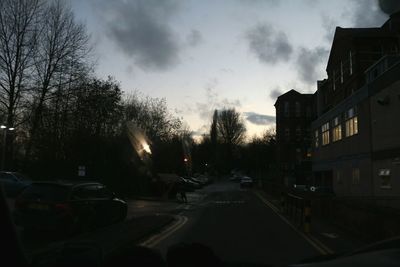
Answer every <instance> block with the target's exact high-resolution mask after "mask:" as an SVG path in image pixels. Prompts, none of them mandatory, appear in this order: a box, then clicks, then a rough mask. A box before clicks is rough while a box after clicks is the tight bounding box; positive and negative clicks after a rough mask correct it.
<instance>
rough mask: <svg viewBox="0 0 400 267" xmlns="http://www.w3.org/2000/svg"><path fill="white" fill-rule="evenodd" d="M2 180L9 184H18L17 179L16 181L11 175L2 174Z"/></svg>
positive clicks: (0, 176) (0, 174) (0, 178)
mask: <svg viewBox="0 0 400 267" xmlns="http://www.w3.org/2000/svg"><path fill="white" fill-rule="evenodd" d="M0 180H2V181H8V182H16V181H17V179H15V177H14V176H12V175H11V174H9V173H5V172H2V173H0Z"/></svg>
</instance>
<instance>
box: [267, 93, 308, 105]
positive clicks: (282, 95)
mask: <svg viewBox="0 0 400 267" xmlns="http://www.w3.org/2000/svg"><path fill="white" fill-rule="evenodd" d="M291 95H297V96H302V97H312V96H313V94H302V93H299V92H298V91H296V90H294V89H291V90H289V91H287V92H286V93H284V94H281V95H280V96H278V98H277V99H276V101H275V104H274V106H276V104H277V103H278V102H279V101H280V100H281V99H283V98H286V97H287V96H291Z"/></svg>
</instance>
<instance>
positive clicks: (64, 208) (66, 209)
mask: <svg viewBox="0 0 400 267" xmlns="http://www.w3.org/2000/svg"><path fill="white" fill-rule="evenodd" d="M54 209H55V210H56V211H58V212H59V213H62V214H64V215H71V214H72V209H71V206H70V205H69V204H66V203H57V204H54Z"/></svg>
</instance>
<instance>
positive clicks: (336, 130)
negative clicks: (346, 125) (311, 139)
mask: <svg viewBox="0 0 400 267" xmlns="http://www.w3.org/2000/svg"><path fill="white" fill-rule="evenodd" d="M332 125H333V128H332V141H333V142H336V141H339V140H341V139H342V125H341V124H340V118H339V117H336V118H335V119H333V121H332Z"/></svg>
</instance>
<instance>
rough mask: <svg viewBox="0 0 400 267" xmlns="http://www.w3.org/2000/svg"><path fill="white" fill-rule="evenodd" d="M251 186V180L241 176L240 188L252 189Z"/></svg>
mask: <svg viewBox="0 0 400 267" xmlns="http://www.w3.org/2000/svg"><path fill="white" fill-rule="evenodd" d="M252 186H253V179H251V178H250V177H248V176H243V177H242V179H240V187H252Z"/></svg>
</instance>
